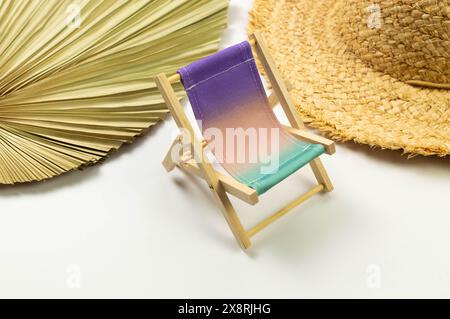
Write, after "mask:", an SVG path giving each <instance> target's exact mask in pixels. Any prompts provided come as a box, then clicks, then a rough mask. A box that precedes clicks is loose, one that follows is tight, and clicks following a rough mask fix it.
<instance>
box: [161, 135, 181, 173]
mask: <svg viewBox="0 0 450 319" xmlns="http://www.w3.org/2000/svg"><path fill="white" fill-rule="evenodd" d="M179 143H181V136H180V135H178V136H177V137H176V138H175V140H174V141H173V142H172V144H171V145H170V148H169V150H168V151H167V154H166V156H164V159H163V161H162V164H163V166H164V168H165V169H166V171H167V172H170V171H172V170H173V169H174V168H175V166H176V164H177V163H176V162H177V160H178V159H177V160H174V158H173V150H174V148H175V147H176V146H177V145H178V144H179ZM178 156H180V154H179V153H178Z"/></svg>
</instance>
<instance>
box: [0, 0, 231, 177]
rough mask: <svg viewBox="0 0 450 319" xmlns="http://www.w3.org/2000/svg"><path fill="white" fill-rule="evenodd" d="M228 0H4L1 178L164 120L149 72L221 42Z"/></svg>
mask: <svg viewBox="0 0 450 319" xmlns="http://www.w3.org/2000/svg"><path fill="white" fill-rule="evenodd" d="M227 5H228V2H227V1H226V0H135V1H131V0H128V1H127V0H23V1H18V0H0V183H2V184H12V183H16V182H27V181H32V180H42V179H46V178H49V177H52V176H55V175H58V174H61V173H63V172H65V171H68V170H71V169H74V168H78V167H80V166H83V165H86V164H93V163H95V162H97V161H99V160H100V159H102V158H103V157H105V156H106V155H107V154H108V153H109V152H110V151H111V150H115V149H117V148H118V147H120V146H121V145H122V144H123V143H127V142H131V141H132V140H133V138H134V137H135V136H136V135H138V134H140V133H141V132H142V131H143V130H144V129H146V128H148V127H150V126H152V125H154V124H155V123H156V122H158V121H159V120H161V119H162V118H163V117H164V115H165V114H166V112H167V110H166V108H165V106H164V103H163V100H162V98H161V97H160V95H159V94H158V91H157V89H156V86H155V84H154V82H153V76H154V75H155V74H157V73H159V72H167V73H171V72H175V70H177V69H178V68H179V67H181V66H183V65H186V64H188V63H190V62H192V61H194V60H196V59H199V58H201V57H203V56H205V55H208V54H210V53H212V52H213V51H215V50H217V47H218V41H219V35H220V33H221V31H222V30H223V28H224V27H225V26H226V11H227ZM181 92H182V91H181V88H180V90H179V94H180V97H181V94H182V93H181Z"/></svg>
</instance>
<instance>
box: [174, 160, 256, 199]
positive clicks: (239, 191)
mask: <svg viewBox="0 0 450 319" xmlns="http://www.w3.org/2000/svg"><path fill="white" fill-rule="evenodd" d="M179 166H180V168H181V169H183V170H185V171H187V172H189V173H191V174H193V175H196V176H198V177H200V178H203V175H202V172H201V170H200V168H199V167H198V165H197V164H196V163H195V162H194V161H192V160H191V161H188V162H184V163H180V165H179ZM214 172H215V174H216V175H217V178H218V179H219V181H220V183H222V185H223V187H224V188H225V191H226V192H227V193H229V194H231V195H233V196H236V197H237V198H239V199H241V200H243V201H244V202H247V203H248V204H250V205H255V204H256V203H257V202H258V193H257V192H256V191H255V190H254V189H253V188H250V187H248V186H247V185H244V184H242V183H240V182H238V181H237V180H235V179H234V178H233V177H231V176H228V175H224V174H221V173H219V172H217V171H214Z"/></svg>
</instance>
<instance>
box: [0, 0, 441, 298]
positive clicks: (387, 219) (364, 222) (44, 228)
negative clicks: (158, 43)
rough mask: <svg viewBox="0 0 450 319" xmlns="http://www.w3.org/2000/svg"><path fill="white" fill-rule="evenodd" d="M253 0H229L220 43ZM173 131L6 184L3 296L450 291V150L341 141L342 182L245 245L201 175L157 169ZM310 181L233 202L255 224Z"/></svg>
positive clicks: (237, 27) (333, 166) (338, 177)
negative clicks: (407, 150)
mask: <svg viewBox="0 0 450 319" xmlns="http://www.w3.org/2000/svg"><path fill="white" fill-rule="evenodd" d="M249 7H250V3H249V2H248V1H246V2H243V1H232V3H231V7H230V27H229V30H228V31H227V33H226V35H225V37H224V46H226V45H229V44H232V43H236V42H238V41H241V40H243V39H244V38H245V24H246V19H247V11H248V9H249ZM174 134H175V125H174V123H173V121H172V120H171V119H170V118H169V119H168V120H167V121H166V122H165V123H163V124H162V125H160V126H159V127H158V128H156V129H154V130H153V131H152V132H151V133H150V134H147V135H146V136H145V137H142V138H140V139H139V140H138V141H137V142H136V143H135V144H134V145H132V146H126V147H123V148H122V149H121V150H120V151H119V152H118V153H117V154H115V155H113V156H112V157H111V158H110V159H108V160H107V161H106V162H105V163H104V164H102V165H98V166H95V167H91V168H88V169H86V170H85V171H82V172H73V173H69V174H65V175H63V176H61V177H57V178H54V179H53V180H49V181H47V182H44V183H35V184H28V185H21V186H15V187H0V297H162V298H164V297H178V298H187V297H189V298H191V297H192V298H194V297H206V298H212V297H270V298H281V297H297V298H299V297H413V296H414V297H418V296H425V297H443V296H447V297H450V255H449V254H450V253H449V243H450V232H449V226H450V208H449V195H450V170H449V168H450V165H449V164H450V162H449V160H448V159H438V158H423V157H417V158H413V159H410V160H407V159H406V158H405V157H404V156H400V153H398V152H391V151H380V150H369V148H368V147H367V146H356V145H354V144H352V143H347V144H345V145H341V144H339V145H338V149H337V154H336V155H335V156H333V157H327V156H323V161H324V164H325V165H326V167H327V168H328V170H329V174H330V176H331V178H332V180H333V182H334V184H335V187H336V189H335V191H334V192H333V193H331V194H327V195H323V196H321V197H317V196H316V197H313V198H312V199H311V200H310V201H309V202H308V203H307V204H305V205H303V206H301V207H300V208H299V209H296V210H295V211H294V212H292V213H291V215H288V216H286V217H285V218H284V219H282V220H280V221H279V222H278V223H277V224H275V225H273V226H272V227H270V228H268V229H267V231H265V232H264V233H262V234H261V235H258V236H257V237H255V238H254V247H253V248H252V249H251V250H250V251H249V252H248V253H244V252H242V251H241V250H240V249H239V248H238V246H237V245H236V244H235V242H234V239H233V237H232V235H231V233H230V231H229V230H228V228H227V225H226V223H225V221H224V219H223V217H222V216H221V214H220V213H219V212H218V210H217V209H216V207H215V206H214V204H213V202H212V200H211V197H210V196H209V190H208V188H207V187H206V186H205V184H204V183H203V182H201V181H199V180H196V179H194V178H191V177H189V176H187V175H184V174H183V173H181V172H179V171H175V172H173V173H171V174H166V173H165V171H164V169H163V168H162V166H161V164H160V162H161V159H162V157H163V155H164V153H165V151H166V149H167V147H168V146H169V144H170V140H171V138H172V137H173V135H174ZM313 181H314V180H313V176H312V174H311V173H310V170H309V168H305V169H303V170H302V171H301V172H299V173H297V174H295V175H294V176H291V177H289V179H288V180H287V181H285V182H284V183H282V184H281V185H278V186H276V188H274V189H273V191H271V192H269V193H268V194H266V195H264V196H263V197H262V199H261V204H259V205H258V206H256V207H251V206H248V205H246V204H238V205H237V209H238V210H239V211H240V213H241V216H242V217H243V219H244V221H245V222H246V224H247V225H251V224H252V223H254V222H255V221H256V220H259V219H261V218H262V217H263V216H264V214H266V213H268V212H271V211H273V210H275V209H276V208H279V207H281V206H283V205H284V204H285V203H287V202H288V201H289V200H290V199H293V198H294V197H295V196H296V195H297V194H299V193H300V192H302V191H303V190H305V189H306V187H307V186H309V185H310V183H312V182H313ZM234 202H236V201H234Z"/></svg>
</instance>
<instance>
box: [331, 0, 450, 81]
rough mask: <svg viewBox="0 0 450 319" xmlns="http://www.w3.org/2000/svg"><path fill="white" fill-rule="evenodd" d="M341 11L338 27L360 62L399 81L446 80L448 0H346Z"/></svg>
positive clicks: (449, 25)
mask: <svg viewBox="0 0 450 319" xmlns="http://www.w3.org/2000/svg"><path fill="white" fill-rule="evenodd" d="M344 12H345V17H344V20H343V23H342V24H341V29H340V30H339V32H340V34H341V35H342V37H343V38H344V41H345V43H346V45H347V48H348V50H350V51H352V52H353V53H355V54H356V55H357V56H358V57H359V58H360V59H361V60H363V61H364V62H365V63H368V64H369V65H370V66H371V67H373V68H374V69H376V70H377V71H381V72H384V73H387V74H389V75H391V76H393V77H395V78H397V79H399V80H401V81H404V82H422V81H423V82H428V83H431V84H444V85H445V86H446V85H449V84H450V0H419V1H417V0H381V1H380V0H372V1H365V0H349V1H346V4H345V11H344ZM416 84H417V83H416Z"/></svg>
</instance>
